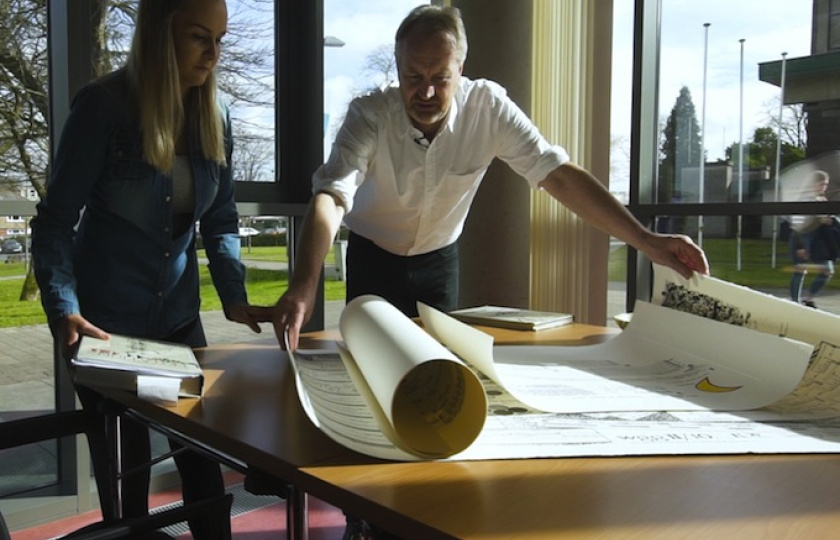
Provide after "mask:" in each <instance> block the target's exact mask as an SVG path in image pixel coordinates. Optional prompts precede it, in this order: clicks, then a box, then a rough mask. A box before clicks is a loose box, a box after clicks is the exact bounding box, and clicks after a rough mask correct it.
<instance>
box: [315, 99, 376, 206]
mask: <svg viewBox="0 0 840 540" xmlns="http://www.w3.org/2000/svg"><path fill="white" fill-rule="evenodd" d="M373 99H374V98H373V97H372V96H363V97H360V98H356V99H354V100H353V101H352V102H351V103H350V106H349V107H348V110H347V115H346V116H345V118H344V122H343V123H342V125H341V128H340V129H339V131H338V134H337V135H336V137H335V142H333V145H332V150H331V151H330V157H329V159H327V162H326V163H325V164H323V165H322V166H320V167H319V168H318V170H316V171H315V174H314V175H313V176H312V193H330V194H332V195H334V196H336V197H338V199H339V200H340V201H341V204H342V206H344V210H345V212H350V210H352V209H353V197H354V196H355V195H356V191H357V190H358V189H359V186H360V185H361V184H362V181H363V180H364V178H365V173H366V172H367V170H368V164H369V162H370V160H371V159H372V156H373V154H374V152H375V150H376V144H377V139H376V138H377V129H376V126H377V119H376V117H377V114H378V107H377V106H375V105H374V104H373V102H372V100H373Z"/></svg>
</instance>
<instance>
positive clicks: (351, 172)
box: [312, 77, 569, 255]
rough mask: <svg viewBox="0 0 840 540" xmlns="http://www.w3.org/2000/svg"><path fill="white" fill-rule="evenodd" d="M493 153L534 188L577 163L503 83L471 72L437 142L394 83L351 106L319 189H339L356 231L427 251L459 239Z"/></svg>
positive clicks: (382, 243) (410, 250)
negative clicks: (549, 139)
mask: <svg viewBox="0 0 840 540" xmlns="http://www.w3.org/2000/svg"><path fill="white" fill-rule="evenodd" d="M494 157H498V158H499V159H501V160H503V161H504V162H506V163H507V164H508V165H509V166H510V167H511V168H512V169H513V170H514V171H515V172H517V173H518V174H520V175H521V176H523V177H524V178H525V179H526V180H527V181H528V183H529V184H530V185H531V187H532V188H535V189H536V188H537V185H538V184H539V183H540V182H541V181H543V180H544V179H545V178H546V176H548V174H549V173H550V172H551V171H552V170H554V169H555V168H557V167H559V166H560V165H563V164H564V163H566V162H568V161H569V156H568V154H567V153H566V151H565V150H564V149H563V148H561V147H559V146H554V145H551V144H549V143H548V142H547V141H546V140H545V139H544V138H543V137H542V135H541V134H540V133H539V131H538V130H537V128H536V127H535V126H534V124H533V123H532V122H531V120H530V119H529V118H528V117H527V116H526V115H525V113H524V112H522V110H521V109H520V108H519V107H517V106H516V104H515V103H514V102H513V101H511V99H510V98H509V97H508V96H507V92H506V91H505V90H504V88H502V87H501V86H499V85H498V84H496V83H493V82H491V81H487V80H483V79H479V80H475V81H471V80H469V79H467V78H466V77H462V78H461V85H460V88H459V89H458V91H457V92H456V94H455V96H454V98H453V100H452V105H451V107H450V111H449V114H448V116H447V120H446V123H445V124H444V125H443V126H442V127H441V130H440V132H439V133H438V134H437V135H436V136H435V138H434V139H433V140H432V142H431V144H428V142H427V141H426V140H425V139H424V138H423V134H422V133H421V132H420V131H419V130H418V129H416V128H415V127H414V126H413V125H412V124H411V121H410V119H409V117H408V114H407V113H406V111H405V107H404V105H403V101H402V97H401V96H400V92H399V89H398V88H389V89H387V90H385V91H384V92H377V93H374V94H371V95H367V96H364V97H360V98H356V99H354V100H353V101H352V102H351V103H350V107H349V109H348V111H347V116H346V118H345V120H344V124H343V125H342V126H341V129H340V130H339V132H338V134H337V135H336V139H335V142H334V143H333V147H332V151H331V153H330V157H329V159H328V160H327V162H326V163H325V164H324V165H322V166H321V167H319V168H318V170H317V171H316V172H315V174H314V176H313V179H312V184H313V192H314V193H318V192H328V193H331V194H333V195H335V196H337V197H338V198H339V199H340V200H341V202H342V204H343V206H344V208H345V210H346V211H347V214H346V216H345V219H344V222H345V224H346V225H347V226H348V227H349V228H350V230H352V231H353V232H355V233H357V234H359V235H361V236H364V237H365V238H368V239H369V240H371V241H373V242H374V243H376V244H377V245H378V246H379V247H381V248H383V249H385V250H387V251H389V252H391V253H394V254H396V255H419V254H422V253H428V252H430V251H434V250H436V249H440V248H442V247H445V246H448V245H449V244H451V243H453V242H454V241H455V240H457V239H458V237H459V236H460V234H461V231H462V230H463V227H464V222H465V221H466V219H467V214H468V213H469V209H470V205H471V204H472V201H473V198H474V197H475V193H476V191H477V190H478V186H479V184H480V183H481V180H482V178H483V177H484V173H485V172H486V171H487V167H489V166H490V163H491V161H492V160H493V158H494ZM499 204H504V201H499Z"/></svg>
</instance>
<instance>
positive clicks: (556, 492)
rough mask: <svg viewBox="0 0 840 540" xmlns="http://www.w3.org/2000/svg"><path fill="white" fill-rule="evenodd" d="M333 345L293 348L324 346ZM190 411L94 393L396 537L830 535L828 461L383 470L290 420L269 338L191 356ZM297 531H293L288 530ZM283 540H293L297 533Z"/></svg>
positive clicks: (737, 459)
mask: <svg viewBox="0 0 840 540" xmlns="http://www.w3.org/2000/svg"><path fill="white" fill-rule="evenodd" d="M485 330H487V331H488V332H491V333H493V334H494V335H495V336H496V340H497V343H499V344H502V343H504V344H513V343H535V344H536V343H539V344H564V345H569V344H575V343H580V344H582V343H594V342H597V341H601V340H603V339H604V335H605V333H608V332H610V331H609V330H607V329H604V328H599V327H593V326H587V325H579V324H575V325H572V326H568V327H563V328H559V329H554V330H548V331H544V332H539V333H527V332H516V331H506V330H497V329H489V328H488V329H485ZM335 338H336V334H335V333H331V332H322V333H316V334H311V335H308V336H307V337H306V341H305V342H303V343H302V346H303V347H307V348H310V347H330V346H332V344H333V342H332V340H334V339H335ZM198 355H199V360H200V361H201V363H202V366H203V368H204V370H205V373H206V376H207V385H206V391H205V395H204V397H203V398H202V399H201V400H190V399H182V400H181V401H180V403H179V404H178V405H177V406H173V407H161V406H158V405H155V404H152V403H149V402H145V401H143V400H139V399H137V397H136V396H134V395H132V394H130V393H126V392H119V391H113V390H105V389H103V390H102V391H103V393H106V394H107V395H108V396H109V397H111V398H112V399H114V400H116V401H118V402H119V403H121V404H123V405H125V406H127V407H129V408H130V409H132V410H134V411H136V412H137V413H139V414H140V415H141V416H142V417H144V418H146V419H148V421H149V422H150V423H152V424H158V425H160V426H164V427H166V428H167V429H170V430H174V431H175V432H178V433H181V434H183V435H184V436H186V437H188V438H190V439H192V440H194V441H197V442H199V443H200V444H201V445H203V446H206V447H208V448H211V449H214V450H215V451H218V452H220V453H222V454H223V455H227V456H230V457H232V458H234V459H236V460H239V461H241V462H242V463H244V464H246V465H247V466H248V467H249V468H253V469H256V470H259V471H262V472H263V473H265V474H267V475H270V476H272V477H274V478H278V479H282V480H283V481H286V482H290V483H292V484H294V485H295V486H296V487H297V488H298V489H299V490H302V491H303V492H306V493H309V494H312V495H313V496H316V497H318V498H319V499H321V500H323V501H326V502H328V503H330V504H333V505H335V506H338V507H340V508H343V509H345V510H347V511H348V512H350V513H352V514H355V515H358V516H360V517H362V518H364V519H367V520H369V521H371V522H373V523H376V524H378V525H380V526H382V527H383V528H385V529H387V530H391V531H393V532H395V533H397V534H399V535H400V536H401V537H403V538H406V539H409V540H410V539H416V540H430V539H436V538H471V539H487V540H491V539H492V540H500V539H505V540H507V539H511V540H512V539H549V538H550V539H604V538H616V539H621V540H628V539H644V540H653V539H668V540H671V539H704V540H705V539H708V538H718V537H719V538H733V539H736V538H737V539H738V540H745V539H753V538H755V539H773V538H780V539H781V538H796V539H799V538H803V539H811V538H813V539H822V538H833V537H837V536H838V535H840V457H838V456H835V455H783V456H773V455H761V456H757V455H739V456H675V457H662V456H656V457H622V458H614V457H612V458H564V459H537V460H498V461H467V462H424V463H391V462H383V461H379V460H375V459H372V458H368V457H365V456H361V455H359V454H356V453H354V452H351V451H349V450H346V449H345V448H343V447H341V446H339V445H337V444H336V443H334V442H332V441H331V440H330V439H329V438H327V437H326V436H325V435H323V434H322V433H321V432H320V431H318V430H317V429H316V428H315V427H314V426H312V425H311V423H310V422H309V421H308V419H307V418H306V417H305V415H304V414H303V411H302V410H301V408H300V405H299V403H298V401H297V399H298V398H297V395H296V392H295V390H294V386H293V377H292V373H291V371H290V367H289V365H288V363H287V361H286V360H285V357H284V355H283V353H281V352H280V351H279V349H278V348H277V345H276V341H275V340H273V339H269V340H266V341H264V342H257V343H254V344H245V345H223V346H213V347H209V348H207V349H205V350H201V351H199V353H198ZM300 525H301V524H300V523H298V524H297V525H295V526H300ZM303 525H305V523H303ZM290 532H292V533H294V534H293V536H294V535H295V534H297V535H299V536H301V537H305V536H306V530H305V526H303V527H302V528H301V529H299V530H298V531H297V532H295V531H290Z"/></svg>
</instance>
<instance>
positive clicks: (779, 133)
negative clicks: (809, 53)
mask: <svg viewBox="0 0 840 540" xmlns="http://www.w3.org/2000/svg"><path fill="white" fill-rule="evenodd" d="M786 71H787V53H786V52H783V53H782V77H781V80H780V82H779V87H780V89H781V92H780V93H779V120H778V125H777V126H776V186H775V191H776V199H775V201H776V202H780V201H779V190H780V185H779V169H780V168H781V166H782V114H783V113H784V107H785V76H786ZM778 238H779V216H777V215H774V216H773V256H772V257H773V260H772V267H773V268H776V243H777V242H778Z"/></svg>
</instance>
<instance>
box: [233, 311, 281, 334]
mask: <svg viewBox="0 0 840 540" xmlns="http://www.w3.org/2000/svg"><path fill="white" fill-rule="evenodd" d="M273 313H274V309H273V308H272V307H271V306H252V305H251V304H237V305H235V306H233V307H231V308H230V309H229V310H228V319H230V320H231V321H235V322H238V323H242V324H244V325H247V326H248V328H250V329H251V330H253V331H254V332H256V333H257V334H259V333H260V332H262V328H260V326H259V323H264V322H271V318H272V314H273Z"/></svg>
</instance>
